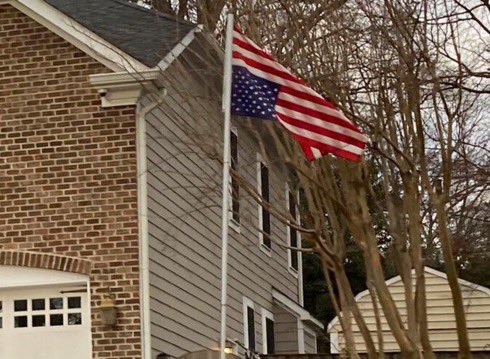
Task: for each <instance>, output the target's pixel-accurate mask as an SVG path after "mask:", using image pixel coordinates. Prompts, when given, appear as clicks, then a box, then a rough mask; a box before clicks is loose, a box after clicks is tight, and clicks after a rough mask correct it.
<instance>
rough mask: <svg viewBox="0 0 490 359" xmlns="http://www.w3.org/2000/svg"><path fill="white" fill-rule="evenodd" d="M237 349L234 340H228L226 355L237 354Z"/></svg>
mask: <svg viewBox="0 0 490 359" xmlns="http://www.w3.org/2000/svg"><path fill="white" fill-rule="evenodd" d="M235 347H236V344H235V343H234V342H233V341H232V340H230V339H227V340H226V342H225V353H226V354H234V353H235Z"/></svg>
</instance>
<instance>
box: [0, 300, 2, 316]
mask: <svg viewBox="0 0 490 359" xmlns="http://www.w3.org/2000/svg"><path fill="white" fill-rule="evenodd" d="M0 313H2V301H1V300H0Z"/></svg>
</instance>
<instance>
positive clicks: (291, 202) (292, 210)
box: [286, 189, 299, 272]
mask: <svg viewBox="0 0 490 359" xmlns="http://www.w3.org/2000/svg"><path fill="white" fill-rule="evenodd" d="M286 193H287V201H288V210H289V214H290V215H291V217H293V218H295V219H296V218H298V213H297V206H296V200H295V195H294V193H293V192H292V191H290V190H289V189H287V191H286ZM288 239H289V247H292V248H298V247H299V242H298V231H297V230H296V229H294V228H291V227H290V226H288ZM288 256H289V267H290V268H291V269H293V270H294V271H296V272H297V271H298V262H299V260H298V257H299V253H298V251H295V250H291V249H288Z"/></svg>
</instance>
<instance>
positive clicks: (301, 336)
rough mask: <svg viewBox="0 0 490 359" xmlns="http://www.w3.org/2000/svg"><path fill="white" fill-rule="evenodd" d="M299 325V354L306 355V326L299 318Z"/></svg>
mask: <svg viewBox="0 0 490 359" xmlns="http://www.w3.org/2000/svg"><path fill="white" fill-rule="evenodd" d="M297 324H298V354H305V324H304V323H303V321H302V320H301V318H299V317H298V318H297Z"/></svg>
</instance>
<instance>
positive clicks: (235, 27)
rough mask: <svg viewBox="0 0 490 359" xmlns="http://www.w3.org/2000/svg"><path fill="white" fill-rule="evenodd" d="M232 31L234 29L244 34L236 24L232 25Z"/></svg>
mask: <svg viewBox="0 0 490 359" xmlns="http://www.w3.org/2000/svg"><path fill="white" fill-rule="evenodd" d="M233 31H236V32H238V33H240V34H242V35H243V36H245V34H244V33H243V31H242V30H240V28H239V27H238V26H236V25H233Z"/></svg>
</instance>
